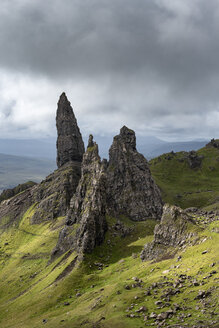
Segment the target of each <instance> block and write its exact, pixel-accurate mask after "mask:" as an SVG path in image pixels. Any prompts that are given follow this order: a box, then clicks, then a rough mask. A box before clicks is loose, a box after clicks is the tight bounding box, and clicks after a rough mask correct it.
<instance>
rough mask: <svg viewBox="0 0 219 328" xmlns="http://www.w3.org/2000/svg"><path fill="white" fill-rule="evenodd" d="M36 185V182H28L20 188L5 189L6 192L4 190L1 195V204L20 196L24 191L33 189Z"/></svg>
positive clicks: (19, 186) (20, 185)
mask: <svg viewBox="0 0 219 328" xmlns="http://www.w3.org/2000/svg"><path fill="white" fill-rule="evenodd" d="M34 185H36V182H33V181H28V182H25V183H22V184H19V185H18V186H16V187H14V188H11V189H5V190H3V192H2V193H1V195H0V202H1V201H3V200H6V199H9V198H11V197H13V196H15V195H17V194H19V193H20V192H23V191H24V190H27V189H29V188H31V187H33V186H34Z"/></svg>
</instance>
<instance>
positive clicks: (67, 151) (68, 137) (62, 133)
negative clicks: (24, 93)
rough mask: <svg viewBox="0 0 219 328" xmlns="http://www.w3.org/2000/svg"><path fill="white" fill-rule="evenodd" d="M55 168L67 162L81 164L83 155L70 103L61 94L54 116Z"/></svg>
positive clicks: (82, 146) (81, 143) (79, 135)
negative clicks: (55, 138)
mask: <svg viewBox="0 0 219 328" xmlns="http://www.w3.org/2000/svg"><path fill="white" fill-rule="evenodd" d="M56 127H57V133H58V139H57V166H58V167H61V166H62V165H64V164H65V163H67V162H69V161H77V162H81V161H82V157H83V154H84V143H83V140H82V136H81V133H80V130H79V127H78V125H77V120H76V118H75V115H74V113H73V110H72V107H71V104H70V102H69V101H68V99H67V97H66V95H65V93H64V92H63V93H62V94H61V96H60V99H59V102H58V109H57V114H56Z"/></svg>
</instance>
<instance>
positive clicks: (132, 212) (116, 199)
mask: <svg viewBox="0 0 219 328" xmlns="http://www.w3.org/2000/svg"><path fill="white" fill-rule="evenodd" d="M107 190H108V192H107V206H108V212H109V214H112V215H114V216H118V215H125V216H128V217H129V218H131V219H132V220H134V221H143V220H146V219H147V218H156V219H160V217H161V214H162V208H163V203H162V199H161V195H160V191H159V189H158V187H157V185H156V184H155V182H154V180H153V178H152V176H151V172H150V169H149V165H148V163H147V160H146V159H145V158H144V156H143V155H141V154H139V153H138V151H137V150H136V137H135V132H134V131H133V130H131V129H128V128H127V127H126V126H123V128H122V129H121V130H120V134H119V135H118V136H115V137H114V140H113V144H112V146H111V148H110V150H109V166H108V183H107Z"/></svg>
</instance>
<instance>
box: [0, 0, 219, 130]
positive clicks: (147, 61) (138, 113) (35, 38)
mask: <svg viewBox="0 0 219 328" xmlns="http://www.w3.org/2000/svg"><path fill="white" fill-rule="evenodd" d="M218 18H219V3H218V1H217V0H211V1H208V2H206V1H205V0H197V1H191V0H184V1H179V0H175V1H174V2H171V1H169V0H155V1H150V0H145V1H142V0H135V1H133V0H111V1H109V0H83V1H81V0H64V1H61V0H46V1H45V0H44V1H42V0H37V1H36V0H33V1H27V0H13V1H7V0H3V4H2V6H1V9H0V31H1V32H0V47H1V52H0V67H1V68H2V69H4V70H8V71H11V72H19V73H20V74H27V75H29V76H31V77H32V79H33V81H34V79H35V78H36V79H37V78H39V77H44V78H45V79H47V83H48V84H56V85H58V86H59V87H60V89H61V88H62V85H63V86H65V83H68V85H69V90H71V86H72V89H74V86H75V85H77V84H81V83H82V84H83V83H85V84H86V88H85V89H84V92H85V97H86V96H87V97H89V96H90V94H91V92H92V91H90V88H89V84H90V85H91V86H96V88H99V89H100V93H102V99H101V100H100V99H97V100H96V101H95V100H92V101H91V103H90V104H89V107H88V105H86V106H87V107H86V106H84V108H83V113H86V114H87V115H88V116H87V118H88V117H89V118H90V116H92V115H94V120H95V115H96V118H97V117H98V119H100V121H101V123H100V125H99V126H98V125H97V126H96V125H95V126H96V129H97V130H98V129H99V131H100V132H101V131H102V130H103V129H105V130H106V131H107V129H109V128H110V127H112V129H114V128H115V127H116V128H117V122H118V121H119V120H121V121H122V122H121V124H123V122H124V121H125V122H127V123H129V124H131V125H132V126H133V127H134V128H137V129H138V128H139V129H142V130H144V129H145V130H146V129H148V131H152V132H154V133H160V134H161V131H160V129H162V131H163V133H162V134H163V135H166V134H171V131H172V134H173V135H174V136H177V134H178V135H184V136H186V135H188V134H189V133H192V131H191V129H192V127H193V131H196V130H197V133H199V134H201V133H202V131H200V127H197V119H198V121H199V117H200V118H201V121H202V123H203V124H205V125H206V126H205V131H206V133H207V134H209V133H210V131H214V129H213V128H212V125H210V127H209V125H208V122H207V119H206V118H207V115H211V112H212V111H215V110H218V107H219V65H218V55H219V19H218ZM66 81H67V82H66ZM48 96H49V95H48ZM57 96H58V95H57ZM74 96H75V102H76V104H77V106H78V107H80V106H81V104H80V100H77V95H76V94H75V95H74ZM70 98H71V96H70ZM70 100H72V99H70ZM73 101H74V99H73V100H72V102H73ZM73 106H74V103H73ZM110 113H112V117H113V115H116V114H117V119H116V118H115V120H116V121H117V122H116V123H115V124H114V123H113V118H112V120H111V121H110V123H108V117H109V114H110ZM89 115H90V116H89ZM194 115H195V116H194ZM81 116H82V114H81ZM187 117H190V118H191V122H190V123H189V122H188V121H187ZM104 118H105V123H103V122H104ZM168 120H170V122H171V123H170V124H169V123H168ZM179 120H181V127H178V124H179ZM157 121H158V122H157ZM216 123H219V121H216V122H215V124H216ZM95 124H97V123H95ZM82 125H84V126H85V122H83V120H82ZM174 125H177V127H175V126H174ZM101 129H102V130H101ZM165 129H166V130H165ZM165 131H166V132H165ZM215 131H216V129H215Z"/></svg>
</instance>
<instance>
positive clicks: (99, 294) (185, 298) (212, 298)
mask: <svg viewBox="0 0 219 328" xmlns="http://www.w3.org/2000/svg"><path fill="white" fill-rule="evenodd" d="M34 211H35V208H34V207H32V208H30V209H29V210H28V211H27V212H26V213H25V214H24V216H23V217H22V219H21V221H20V223H19V226H18V228H15V227H13V226H12V227H11V228H10V229H9V230H4V231H2V233H1V238H0V246H1V248H0V295H1V298H0V326H1V327H2V328H12V327H13V328H15V327H16V328H38V327H41V326H44V325H45V326H46V327H48V328H59V327H64V328H70V327H74V328H79V327H85V328H91V327H99V328H111V327H115V328H117V327H118V328H127V327H130V328H140V327H153V326H155V327H157V326H159V325H160V323H163V326H165V325H166V326H167V327H168V326H169V327H171V328H173V327H179V324H180V326H181V327H190V328H191V327H193V325H195V326H196V327H203V328H207V327H217V326H216V323H217V321H218V319H219V318H218V310H217V306H218V291H217V289H216V283H217V281H218V279H219V275H218V263H217V261H218V256H219V254H218V247H217V245H218V242H219V240H218V238H219V235H218V229H219V225H218V221H214V220H213V221H212V223H210V224H209V223H208V224H207V225H206V227H205V229H204V230H202V229H201V231H199V232H198V235H197V243H196V244H195V245H194V246H189V245H187V246H186V247H182V248H181V249H179V250H178V253H177V254H175V256H174V257H173V258H171V259H166V260H162V261H160V262H148V261H146V262H142V261H141V259H140V257H139V256H140V252H141V250H142V248H143V245H144V244H145V243H148V242H151V241H152V238H153V228H154V226H155V224H156V221H152V220H148V221H141V222H135V223H133V221H131V220H129V219H127V218H123V219H122V218H121V219H120V226H123V230H124V228H126V229H127V231H129V233H128V234H127V235H126V237H122V235H123V231H122V229H121V230H120V229H118V224H117V220H116V219H115V218H112V217H110V218H107V221H108V232H107V233H106V238H105V242H104V243H103V244H102V245H101V246H98V247H96V248H95V251H94V252H93V253H92V254H87V255H86V256H85V258H84V261H83V263H81V264H78V265H76V266H75V259H76V254H75V253H74V252H73V253H71V254H70V255H69V254H68V252H67V253H66V254H63V255H62V257H59V258H57V259H56V260H55V261H54V262H52V263H50V264H48V261H49V259H50V252H51V250H52V249H53V247H54V246H55V243H56V240H57V238H58V233H59V227H60V226H61V225H62V222H63V218H57V219H55V220H53V222H44V223H41V224H39V225H30V219H31V217H32V215H33V214H34ZM194 220H196V224H198V225H199V226H200V228H204V224H203V223H202V220H201V218H200V217H199V216H197V217H196V218H195V217H194ZM67 255H68V256H67ZM164 318H166V319H164Z"/></svg>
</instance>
